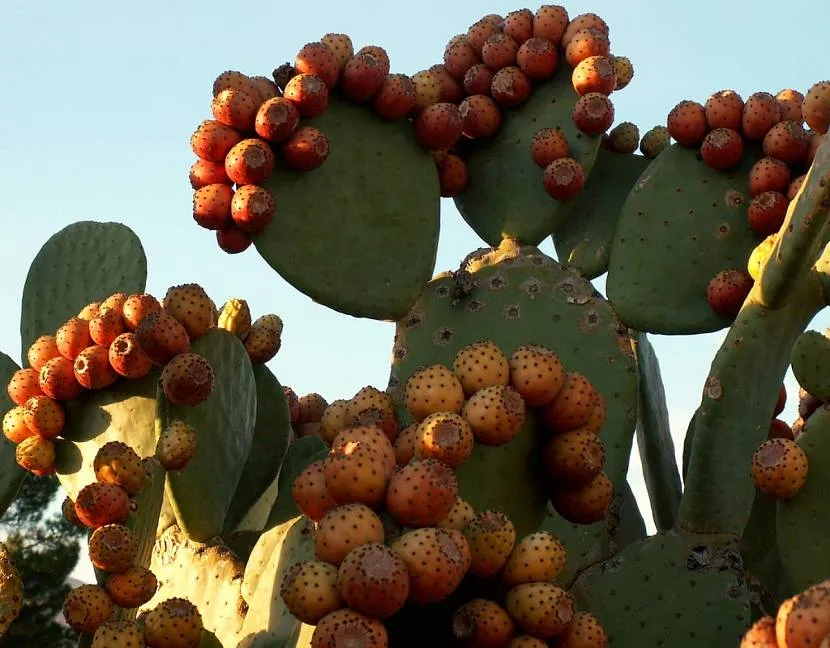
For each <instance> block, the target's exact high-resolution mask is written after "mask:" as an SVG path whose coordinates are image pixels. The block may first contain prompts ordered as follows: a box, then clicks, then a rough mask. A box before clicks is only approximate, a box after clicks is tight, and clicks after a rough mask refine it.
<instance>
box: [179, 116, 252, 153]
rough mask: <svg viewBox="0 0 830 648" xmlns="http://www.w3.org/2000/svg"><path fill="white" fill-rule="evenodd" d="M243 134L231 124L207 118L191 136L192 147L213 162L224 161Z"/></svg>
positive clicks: (195, 151)
mask: <svg viewBox="0 0 830 648" xmlns="http://www.w3.org/2000/svg"><path fill="white" fill-rule="evenodd" d="M241 139H242V135H241V134H239V133H237V132H236V131H235V130H234V129H233V128H231V127H230V126H226V125H225V124H223V123H221V122H218V121H216V120H215V119H205V120H204V121H202V123H200V124H199V125H198V126H197V127H196V130H195V131H193V134H192V135H191V136H190V148H191V149H192V150H193V152H194V153H195V154H196V157H200V158H202V159H205V160H210V161H211V162H224V161H225V156H226V155H227V154H228V151H230V150H231V149H232V148H233V147H234V146H235V145H236V144H237V143H238V142H239V141H240V140H241Z"/></svg>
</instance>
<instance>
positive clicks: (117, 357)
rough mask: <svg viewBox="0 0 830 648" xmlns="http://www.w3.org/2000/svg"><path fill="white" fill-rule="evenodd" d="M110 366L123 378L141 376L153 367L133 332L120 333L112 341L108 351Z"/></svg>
mask: <svg viewBox="0 0 830 648" xmlns="http://www.w3.org/2000/svg"><path fill="white" fill-rule="evenodd" d="M108 358H109V363H110V366H111V367H112V368H113V369H114V370H115V372H116V373H117V374H118V375H119V376H123V377H124V378H132V379H136V378H143V377H144V376H146V375H147V374H148V373H150V370H151V369H152V368H153V361H152V360H151V359H150V356H148V355H147V352H146V351H144V349H143V348H141V345H140V344H139V343H138V338H136V335H135V333H122V334H121V335H119V336H118V337H117V338H115V339H114V340H113V341H112V344H110V347H109V353H108Z"/></svg>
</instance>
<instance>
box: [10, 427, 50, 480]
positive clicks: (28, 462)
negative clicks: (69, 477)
mask: <svg viewBox="0 0 830 648" xmlns="http://www.w3.org/2000/svg"><path fill="white" fill-rule="evenodd" d="M15 460H16V461H17V464H18V465H19V466H20V467H21V468H24V469H26V470H28V471H29V472H30V473H32V474H35V475H38V476H39V477H43V476H45V475H51V474H52V473H53V472H54V471H55V444H54V443H53V442H52V441H50V440H49V439H44V438H42V437H39V436H30V437H28V438H27V439H23V441H21V442H20V443H18V444H17V447H16V448H15Z"/></svg>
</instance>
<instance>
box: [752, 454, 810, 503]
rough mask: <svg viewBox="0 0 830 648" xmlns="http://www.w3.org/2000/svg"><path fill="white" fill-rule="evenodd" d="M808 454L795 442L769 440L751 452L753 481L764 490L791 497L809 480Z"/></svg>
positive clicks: (764, 491) (763, 491)
mask: <svg viewBox="0 0 830 648" xmlns="http://www.w3.org/2000/svg"><path fill="white" fill-rule="evenodd" d="M807 469H808V461H807V454H806V453H805V452H804V450H802V448H801V446H800V445H798V444H797V443H796V442H795V441H791V440H789V439H769V440H768V441H764V442H763V443H762V444H761V445H760V446H758V449H757V450H756V451H755V453H754V454H753V455H752V471H751V472H752V481H753V482H754V483H755V487H756V488H757V489H758V490H760V491H761V492H762V493H765V494H766V495H769V496H770V497H774V498H775V499H789V498H790V497H792V496H793V495H795V494H796V493H797V492H798V491H799V490H801V488H802V487H803V486H804V483H805V482H806V481H807Z"/></svg>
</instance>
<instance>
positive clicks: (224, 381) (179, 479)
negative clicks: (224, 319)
mask: <svg viewBox="0 0 830 648" xmlns="http://www.w3.org/2000/svg"><path fill="white" fill-rule="evenodd" d="M191 349H192V351H193V353H198V354H200V355H202V356H204V357H205V358H207V359H208V360H209V361H210V363H211V365H212V366H213V370H214V373H215V375H216V383H215V387H214V389H213V393H212V394H211V395H210V396H209V397H208V399H207V400H206V401H204V402H203V403H202V404H200V405H197V406H195V407H186V406H177V405H173V404H172V403H169V402H167V401H166V399H165V398H163V396H162V395H161V394H160V395H159V402H160V404H161V412H160V414H161V416H160V418H161V420H162V423H163V424H164V425H165V426H166V425H168V424H169V422H170V421H174V420H180V421H183V422H184V423H186V424H187V425H190V426H191V427H193V428H194V429H195V430H196V435H197V445H196V453H195V454H194V456H193V459H192V460H191V461H190V463H189V464H188V465H187V467H186V468H184V469H183V470H180V471H174V472H170V473H168V475H167V486H166V491H167V495H168V497H169V499H170V504H171V505H172V507H173V510H174V511H175V512H176V519H177V520H178V523H179V526H181V527H182V530H183V531H184V532H185V533H187V534H188V536H190V538H191V539H193V540H197V541H200V540H205V539H207V538H210V537H213V536H215V535H217V534H218V533H220V532H221V530H222V527H223V525H224V522H225V515H226V514H227V512H228V508H229V507H230V504H231V500H232V498H233V495H234V491H235V489H236V485H237V483H238V482H239V479H240V476H241V475H242V471H243V469H244V467H245V462H246V460H247V459H248V454H249V451H250V449H251V440H252V438H253V434H254V422H255V420H256V385H255V384H254V373H253V369H252V367H251V361H250V359H249V358H248V354H247V352H246V351H245V347H243V346H242V342H240V341H239V338H238V337H236V336H235V335H233V334H232V333H228V332H227V331H225V330H223V329H219V328H215V329H211V330H210V331H208V333H207V334H205V335H204V336H202V337H200V338H199V339H198V340H196V341H195V342H194V343H193V345H192V347H191Z"/></svg>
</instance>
